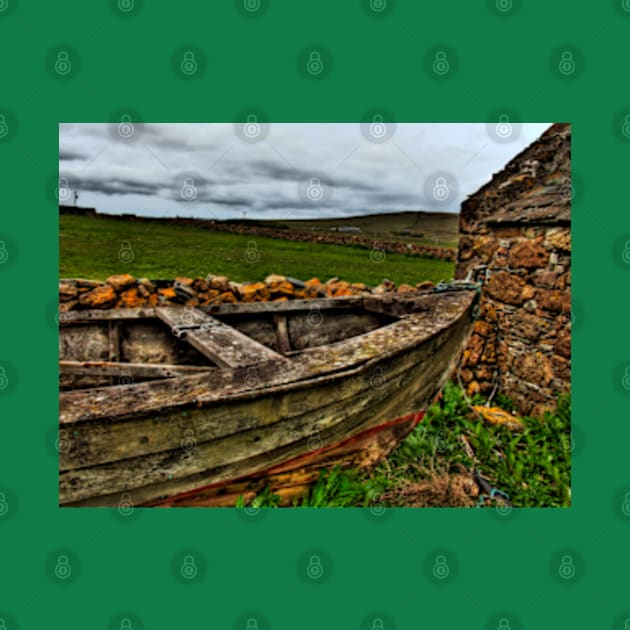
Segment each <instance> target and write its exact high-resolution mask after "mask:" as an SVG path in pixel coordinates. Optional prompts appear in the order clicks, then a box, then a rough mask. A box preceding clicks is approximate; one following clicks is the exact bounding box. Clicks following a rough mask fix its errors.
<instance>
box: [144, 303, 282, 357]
mask: <svg viewBox="0 0 630 630" xmlns="http://www.w3.org/2000/svg"><path fill="white" fill-rule="evenodd" d="M155 314H156V315H157V316H158V317H159V318H160V319H161V320H162V321H163V322H164V323H165V324H168V325H169V326H170V327H171V329H172V330H173V333H174V334H175V335H176V336H177V337H179V338H180V339H182V340H185V341H187V342H188V343H190V345H191V346H193V347H194V348H195V349H196V350H198V351H199V352H201V353H202V354H203V355H204V356H206V357H207V358H208V359H210V360H211V361H214V362H215V363H216V364H217V365H218V366H219V367H224V368H232V369H233V368H238V367H243V366H248V365H255V364H256V363H264V362H267V361H273V360H278V361H284V360H285V359H284V357H283V356H282V355H281V354H278V353H277V352H274V351H273V350H272V349H271V348H268V347H267V346H264V345H263V344H261V343H258V342H257V341H255V340H254V339H252V338H251V337H248V336H247V335H244V334H243V333H242V332H240V331H238V330H236V329H235V328H233V327H232V326H228V325H227V324H224V323H223V322H221V321H219V320H218V319H216V318H215V317H212V316H210V315H208V314H206V313H203V312H201V311H199V310H197V309H182V308H178V307H173V306H171V307H158V308H156V309H155Z"/></svg>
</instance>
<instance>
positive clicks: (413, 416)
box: [149, 410, 424, 505]
mask: <svg viewBox="0 0 630 630" xmlns="http://www.w3.org/2000/svg"><path fill="white" fill-rule="evenodd" d="M423 417H424V410H422V411H418V412H417V413H410V414H408V415H406V416H402V417H400V418H395V419H394V420H389V421H387V422H385V423H383V424H379V425H378V426H376V427H372V428H371V429H366V430H365V431H362V432H361V433H357V434H356V435H352V436H350V437H348V438H346V439H344V440H341V442H337V443H335V444H331V445H328V446H322V448H318V449H316V450H314V451H309V452H308V453H304V454H303V455H297V456H296V457H292V458H291V459H287V460H285V461H284V462H282V463H281V464H275V465H274V466H272V467H271V468H268V469H266V470H261V471H258V472H255V473H250V474H249V475H243V476H242V477H235V478H234V479H228V480H226V481H219V482H217V483H211V484H209V485H207V486H201V487H199V488H195V489H194V490H188V491H187V492H182V493H180V494H176V495H173V496H172V497H168V498H167V499H162V500H161V504H167V503H170V502H171V501H178V500H180V499H185V498H186V497H192V496H194V495H196V494H199V493H201V492H203V491H204V490H211V489H215V488H221V487H222V486H227V485H229V484H231V483H236V482H238V481H243V480H245V479H248V478H250V477H259V476H264V475H268V474H273V473H274V471H276V470H277V469H279V468H282V467H283V466H286V465H287V464H292V463H295V462H298V461H300V460H303V459H308V458H309V457H313V456H315V455H319V454H320V453H325V452H327V451H331V450H334V449H336V448H339V447H340V446H345V445H346V444H350V443H352V442H355V441H359V440H361V439H363V438H365V437H368V436H370V435H374V434H376V433H380V432H381V431H384V430H385V429H389V428H390V427H393V426H396V425H397V424H402V423H404V422H409V421H411V422H412V425H411V428H412V429H413V428H415V427H416V426H417V425H418V423H419V422H420V421H421V420H422V418H423ZM156 501H160V499H157V500H156ZM156 501H150V502H149V503H150V504H156ZM159 504H160V503H158V505H159Z"/></svg>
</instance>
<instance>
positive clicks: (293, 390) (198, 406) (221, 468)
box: [60, 293, 474, 507]
mask: <svg viewBox="0 0 630 630" xmlns="http://www.w3.org/2000/svg"><path fill="white" fill-rule="evenodd" d="M473 301H474V300H473V296H472V295H470V294H464V293H462V294H461V295H460V296H455V297H452V298H449V299H448V304H449V306H450V310H448V309H447V311H445V313H448V314H449V317H446V315H444V313H443V314H442V316H441V319H440V317H436V313H435V312H430V311H429V310H425V311H421V312H420V314H419V315H414V316H413V317H414V318H415V319H414V321H413V322H411V323H413V324H414V325H417V326H418V327H420V328H421V329H422V331H424V332H423V336H422V337H421V338H419V339H415V340H414V341H409V340H411V339H413V332H414V330H413V329H410V330H406V329H403V327H402V326H401V327H400V328H399V330H396V326H397V324H395V325H390V326H385V327H383V328H381V329H378V330H372V331H371V332H369V333H366V334H364V335H360V336H358V337H355V338H353V339H352V340H346V341H340V342H338V343H336V344H335V343H333V344H330V345H329V346H327V347H326V348H313V349H311V350H309V351H307V352H305V353H304V357H305V358H304V359H303V360H302V361H301V362H300V366H301V370H302V372H301V373H300V374H298V375H296V374H295V367H296V363H295V362H287V364H283V363H282V362H273V363H271V364H270V365H258V366H256V367H255V368H251V367H250V368H247V369H245V368H244V369H243V370H240V371H239V370H233V371H226V370H217V371H216V372H212V373H209V374H194V375H191V376H185V377H181V378H176V379H171V381H170V382H168V383H167V382H164V381H160V382H156V381H154V382H148V383H139V384H136V385H134V386H132V387H131V388H130V387H124V386H117V387H109V388H101V389H95V390H87V392H80V391H79V392H69V393H65V394H63V395H62V403H61V418H60V444H62V445H65V448H63V449H62V452H61V453H60V497H61V504H62V505H74V506H112V507H116V506H118V505H120V504H121V503H125V504H129V503H131V504H133V505H137V506H139V505H146V506H221V505H234V504H235V502H236V500H237V499H238V497H239V496H241V495H242V496H243V497H244V498H245V499H246V500H247V499H248V498H250V497H252V496H253V495H254V494H255V493H257V492H260V491H261V490H262V489H264V488H267V487H268V488H270V489H271V491H272V492H274V493H276V494H278V495H280V497H281V502H282V503H283V504H289V503H291V502H292V501H293V500H295V499H296V498H297V497H299V496H300V495H301V494H302V493H303V492H304V491H305V489H306V488H307V487H308V485H309V484H310V483H312V481H313V480H314V479H315V478H316V477H317V475H318V474H319V471H320V469H321V468H328V467H332V466H335V465H339V466H355V467H364V466H370V465H373V464H374V463H375V462H376V461H378V460H379V459H380V458H382V457H384V456H385V455H387V454H388V453H389V452H390V451H391V450H392V449H393V448H394V447H395V446H396V445H397V444H398V443H399V442H400V441H401V440H403V439H404V437H406V435H408V433H409V432H410V431H411V430H412V429H413V427H414V426H415V423H417V421H418V419H419V417H420V414H419V413H418V412H420V413H421V412H422V410H424V409H425V408H426V407H427V406H428V405H429V404H430V402H431V401H432V399H433V398H434V396H435V395H436V394H437V393H438V392H439V390H440V389H441V387H442V385H443V383H444V381H445V380H446V378H448V376H449V374H450V373H451V371H452V369H453V367H454V365H455V362H456V360H457V357H458V355H459V353H460V352H461V350H462V348H463V346H464V344H465V342H466V341H467V338H468V336H469V333H470V329H471V325H472V316H471V311H472V307H473ZM437 303H439V302H436V304H437ZM411 323H410V321H407V323H406V324H405V326H406V328H410V326H411ZM420 328H418V330H419V329H420ZM397 333H398V334H397ZM402 333H404V334H402ZM407 334H408V335H409V339H406V338H404V339H402V340H401V339H400V338H399V337H400V336H401V335H402V337H405V335H407ZM338 350H339V351H340V352H341V353H342V356H340V357H339V356H337V355H336V354H335V352H336V351H338ZM248 378H249V380H250V382H249V383H248V382H247V379H248ZM257 381H258V382H257ZM213 387H216V388H217V393H216V395H215V393H214V392H213V391H212V388H213ZM132 390H133V391H132ZM130 392H131V393H130ZM226 392H227V394H226ZM134 394H135V396H136V397H134ZM130 401H134V404H133V405H131V403H130ZM108 403H109V409H108V407H107V406H108ZM99 405H102V406H103V409H101V407H99Z"/></svg>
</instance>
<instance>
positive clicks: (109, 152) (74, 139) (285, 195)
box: [59, 123, 548, 218]
mask: <svg viewBox="0 0 630 630" xmlns="http://www.w3.org/2000/svg"><path fill="white" fill-rule="evenodd" d="M547 126H548V125H546V124H532V125H523V128H522V131H521V136H520V137H519V138H518V140H516V141H514V142H512V143H510V144H498V143H496V142H493V141H492V139H491V138H490V136H489V135H488V133H487V129H486V124H485V123H479V124H460V125H455V124H399V125H397V127H396V130H395V133H394V136H393V137H392V139H391V140H390V141H389V142H385V143H383V144H372V143H370V142H368V141H367V140H365V139H364V138H363V137H362V136H361V133H360V129H359V125H358V124H278V123H274V124H272V125H271V126H270V133H269V136H268V138H267V139H266V140H264V141H262V142H260V143H257V144H248V143H246V142H243V141H242V140H241V139H239V137H238V136H237V135H236V134H235V132H234V127H233V125H232V124H227V123H226V124H145V125H143V126H142V127H139V128H138V133H139V135H138V138H137V140H134V142H129V143H126V142H123V141H121V140H120V139H119V138H117V137H116V134H115V133H112V132H111V128H110V127H109V125H108V124H67V123H64V124H62V125H60V128H59V129H60V131H59V133H60V137H59V159H60V162H61V167H60V168H61V175H65V176H67V177H68V179H69V182H70V185H71V186H72V187H73V188H75V189H76V190H77V191H78V192H79V193H80V195H81V202H82V204H85V205H91V206H95V207H96V208H97V209H99V210H100V211H103V212H113V213H123V212H137V213H139V214H149V215H156V216H161V215H171V214H173V213H179V214H180V215H182V216H184V215H186V216H207V215H208V213H211V214H213V215H214V216H217V217H219V218H230V217H236V216H241V214H242V212H244V211H245V212H247V216H248V217H251V218H254V217H255V216H258V215H260V216H265V217H271V216H274V217H277V218H282V217H296V218H306V217H308V216H342V215H348V214H358V213H363V212H387V211H395V210H435V211H441V212H443V211H448V212H457V211H458V210H459V204H460V203H461V201H462V200H463V199H464V198H465V197H466V196H468V195H469V194H472V193H473V192H474V191H475V190H477V189H478V188H479V187H480V186H481V185H482V184H484V183H485V182H486V181H488V180H489V179H490V177H491V176H492V173H493V172H496V171H497V170H500V169H501V168H502V167H503V166H504V165H505V163H506V162H507V161H509V159H511V158H512V157H513V156H514V155H516V154H517V153H518V152H519V151H521V150H522V149H523V148H524V147H525V146H527V145H528V144H529V143H530V142H532V141H533V140H534V139H535V138H536V137H537V136H538V135H540V133H542V131H544V129H545V128H546V127H547ZM440 170H444V171H447V172H449V173H450V174H451V175H452V177H454V178H455V180H456V181H457V188H458V194H457V197H456V198H455V195H453V199H452V201H451V200H449V201H451V203H449V204H448V205H447V206H446V207H445V206H443V205H441V204H439V203H436V201H435V199H433V198H432V197H431V196H430V195H426V194H425V190H424V182H425V180H426V179H427V177H429V176H430V175H431V174H432V173H434V172H436V171H440ZM186 177H192V178H193V179H194V183H195V187H196V188H197V191H196V195H195V196H194V198H193V200H192V201H184V200H183V198H182V196H181V194H180V193H181V188H182V185H183V183H184V179H185V178H186ZM312 178H318V179H319V182H320V184H321V186H322V187H323V188H325V189H326V193H327V194H326V195H324V196H323V197H322V199H321V200H319V201H318V202H316V203H314V202H313V201H311V200H309V199H305V198H304V195H303V193H301V192H300V191H301V190H302V189H301V188H300V187H303V186H304V184H305V182H309V181H310V180H311V179H312Z"/></svg>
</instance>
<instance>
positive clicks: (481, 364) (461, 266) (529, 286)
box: [456, 124, 572, 416]
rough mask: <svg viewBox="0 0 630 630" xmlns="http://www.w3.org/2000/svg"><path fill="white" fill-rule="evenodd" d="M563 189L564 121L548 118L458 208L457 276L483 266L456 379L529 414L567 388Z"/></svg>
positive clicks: (567, 260)
mask: <svg viewBox="0 0 630 630" xmlns="http://www.w3.org/2000/svg"><path fill="white" fill-rule="evenodd" d="M571 197H572V185H571V127H570V125H568V124H555V125H553V126H551V127H550V128H549V129H548V130H547V131H546V132H545V133H544V134H543V135H542V136H541V137H540V138H539V139H538V140H536V141H535V142H534V143H533V144H531V145H530V146H529V147H527V148H526V149H525V150H524V151H522V152H521V153H520V154H519V155H517V156H516V157H515V158H514V159H513V160H512V161H511V162H509V163H508V164H507V166H506V167H505V168H504V169H503V170H502V171H501V172H499V173H497V174H496V175H494V177H493V178H492V180H491V181H490V182H488V183H487V184H485V185H484V186H482V187H481V188H480V189H479V190H478V191H477V192H476V193H474V194H473V195H471V196H470V197H469V198H468V199H466V200H465V201H464V203H463V204H462V209H461V217H460V245H459V252H458V259H457V266H456V278H457V279H463V278H465V277H466V276H467V275H468V272H469V271H470V270H473V269H475V268H476V267H479V266H484V265H485V266H487V267H486V270H485V272H484V271H483V267H481V271H482V273H484V275H485V278H486V279H485V284H484V286H483V289H482V301H481V310H480V314H479V318H478V320H477V321H476V323H475V328H474V333H473V335H472V337H471V340H470V342H469V345H468V347H467V349H466V351H465V352H464V356H463V358H462V363H461V369H460V374H461V378H462V381H463V383H464V384H465V386H466V388H467V390H468V392H469V393H471V394H472V393H475V392H481V393H482V394H486V395H489V394H490V393H491V392H492V391H493V390H494V388H495V384H497V383H498V391H502V392H504V393H506V394H508V395H509V396H510V397H511V398H512V399H513V400H514V401H515V402H516V403H517V404H518V406H519V408H520V411H521V412H522V413H524V414H529V415H533V416H538V415H540V414H541V413H542V412H543V411H544V410H545V409H546V408H553V407H554V406H555V402H556V400H557V397H558V394H559V393H561V392H568V391H570V388H571Z"/></svg>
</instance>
